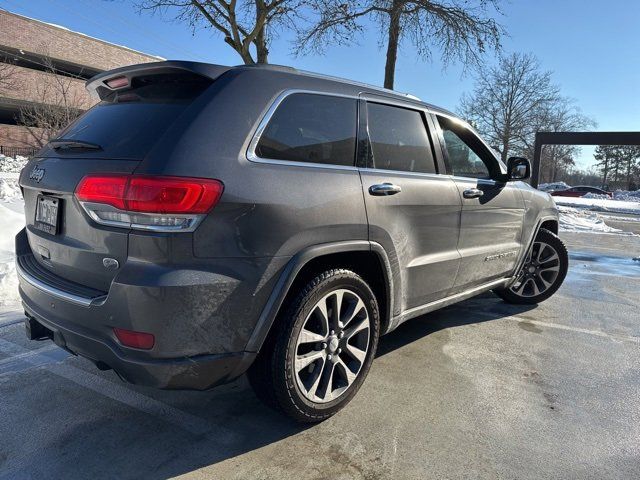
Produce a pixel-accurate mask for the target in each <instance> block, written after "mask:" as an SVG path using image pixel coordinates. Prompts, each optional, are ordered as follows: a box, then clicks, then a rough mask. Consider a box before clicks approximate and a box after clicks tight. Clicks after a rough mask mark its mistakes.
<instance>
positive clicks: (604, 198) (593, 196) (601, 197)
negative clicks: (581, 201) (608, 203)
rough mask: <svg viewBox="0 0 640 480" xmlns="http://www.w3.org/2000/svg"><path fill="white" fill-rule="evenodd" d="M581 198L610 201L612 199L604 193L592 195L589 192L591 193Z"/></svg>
mask: <svg viewBox="0 0 640 480" xmlns="http://www.w3.org/2000/svg"><path fill="white" fill-rule="evenodd" d="M580 198H600V199H603V200H608V199H610V198H611V197H610V196H609V195H605V194H603V193H591V192H589V193H585V194H584V195H583V196H582V197H580Z"/></svg>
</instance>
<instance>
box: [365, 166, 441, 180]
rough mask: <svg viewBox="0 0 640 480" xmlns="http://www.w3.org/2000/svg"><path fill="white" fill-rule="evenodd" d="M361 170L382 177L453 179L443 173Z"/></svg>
mask: <svg viewBox="0 0 640 480" xmlns="http://www.w3.org/2000/svg"><path fill="white" fill-rule="evenodd" d="M359 170H360V171H361V172H364V173H371V174H376V175H380V176H384V175H385V174H387V173H388V174H389V175H400V176H407V177H418V178H432V179H440V178H447V177H451V175H446V174H444V175H443V174H441V173H426V172H408V171H406V170H385V169H383V168H369V167H366V168H360V169H359Z"/></svg>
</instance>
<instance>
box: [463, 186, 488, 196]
mask: <svg viewBox="0 0 640 480" xmlns="http://www.w3.org/2000/svg"><path fill="white" fill-rule="evenodd" d="M482 195H484V192H483V191H482V190H480V189H479V188H470V189H468V190H465V191H464V192H462V196H463V197H464V198H479V197H481V196H482Z"/></svg>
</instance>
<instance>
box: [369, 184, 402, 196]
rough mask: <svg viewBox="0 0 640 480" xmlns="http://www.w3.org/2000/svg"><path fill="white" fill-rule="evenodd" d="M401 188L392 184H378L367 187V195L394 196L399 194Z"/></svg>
mask: <svg viewBox="0 0 640 480" xmlns="http://www.w3.org/2000/svg"><path fill="white" fill-rule="evenodd" d="M401 191H402V188H401V187H400V185H394V184H393V183H379V184H377V185H371V186H370V187H369V193H370V194H371V195H375V196H378V197H380V196H385V195H395V194H396V193H400V192H401Z"/></svg>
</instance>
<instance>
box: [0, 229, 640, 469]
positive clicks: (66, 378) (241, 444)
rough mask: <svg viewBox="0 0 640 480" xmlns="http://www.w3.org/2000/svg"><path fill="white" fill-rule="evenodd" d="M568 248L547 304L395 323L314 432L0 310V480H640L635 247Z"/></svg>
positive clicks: (638, 252)
mask: <svg viewBox="0 0 640 480" xmlns="http://www.w3.org/2000/svg"><path fill="white" fill-rule="evenodd" d="M562 237H563V239H564V240H565V241H566V243H567V244H568V246H569V250H570V254H571V259H570V271H569V274H568V276H567V280H566V282H565V284H564V285H563V287H562V288H561V289H560V291H559V292H558V293H557V294H556V295H555V296H554V297H552V298H551V299H550V300H548V301H546V302H544V303H542V304H540V305H539V306H536V307H516V306H510V305H507V304H505V303H504V302H502V301H501V300H499V299H498V298H497V297H494V296H493V295H492V294H490V293H489V294H485V295H483V296H481V297H478V298H475V299H472V300H469V301H466V302H464V303H461V304H458V305H455V306H452V307H449V308H447V309H445V310H441V311H439V312H435V313H432V314H429V315H425V316H423V317H420V318H418V319H415V320H413V321H410V322H408V323H406V324H404V325H402V326H401V327H400V328H399V329H398V330H396V331H395V332H393V333H391V334H389V335H387V336H385V337H383V339H382V340H381V344H380V348H379V353H378V357H377V359H376V361H375V362H374V364H373V367H372V369H371V372H370V374H369V377H368V379H367V381H366V382H365V384H364V386H363V388H362V389H361V390H360V392H359V393H358V395H357V396H356V397H355V399H354V400H353V402H351V404H350V405H349V406H348V407H347V408H346V409H344V410H343V411H342V412H340V413H339V414H337V415H336V416H334V417H333V418H331V419H329V420H327V421H326V422H324V423H322V424H319V425H313V426H300V425H298V424H295V423H293V422H291V421H289V420H287V419H286V418H284V417H282V416H280V415H278V414H277V413H274V412H272V411H271V410H269V409H268V408H266V407H264V406H263V405H262V404H261V403H260V402H259V401H258V400H257V399H256V398H255V396H254V395H253V393H252V392H251V390H250V388H249V387H248V385H247V382H246V379H244V378H241V379H239V380H238V381H236V382H234V383H232V384H230V385H226V386H223V387H220V388H218V389H216V390H214V391H211V392H171V391H157V390H152V389H147V388H141V387H134V386H131V385H127V384H124V383H122V382H120V380H118V378H117V377H116V375H115V374H114V373H112V372H99V371H98V370H97V369H95V367H93V365H92V364H91V363H89V362H88V361H87V360H84V359H82V358H76V357H71V356H69V355H68V354H67V353H66V352H64V351H62V350H60V349H58V348H57V347H55V346H54V345H53V344H52V343H51V342H30V341H28V340H26V338H25V335H24V329H23V327H22V325H21V316H20V313H19V312H17V311H15V310H12V311H9V310H4V311H0V479H5V478H6V479H9V478H10V479H14V478H34V479H36V478H37V479H41V478H56V479H59V478H64V479H72V478H92V479H101V478H118V479H127V478H145V479H166V478H172V477H181V478H215V479H218V478H219V479H270V478H277V479H295V480H299V479H352V478H355V479H383V478H385V479H386V478H390V479H391V478H392V479H404V478H415V479H428V478H438V479H440V478H491V479H492V478H510V479H512V478H517V479H528V478H531V479H541V478H558V479H574V478H575V479H589V478H593V479H602V478H607V479H616V478H619V479H631V478H638V477H639V476H640V369H639V368H638V365H640V314H639V312H638V311H639V307H640V293H639V292H640V262H639V261H634V260H633V257H639V256H640V237H637V236H635V237H622V236H615V235H595V234H584V233H581V234H570V233H566V234H563V235H562Z"/></svg>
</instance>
